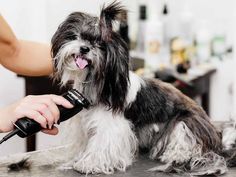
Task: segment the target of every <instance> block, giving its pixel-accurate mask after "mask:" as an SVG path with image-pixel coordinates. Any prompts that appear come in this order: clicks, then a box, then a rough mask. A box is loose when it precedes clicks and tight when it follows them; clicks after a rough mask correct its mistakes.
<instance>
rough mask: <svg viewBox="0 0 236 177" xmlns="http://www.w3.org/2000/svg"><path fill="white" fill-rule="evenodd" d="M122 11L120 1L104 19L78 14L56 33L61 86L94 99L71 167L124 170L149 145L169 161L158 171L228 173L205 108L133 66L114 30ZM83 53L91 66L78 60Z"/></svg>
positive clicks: (84, 115)
mask: <svg viewBox="0 0 236 177" xmlns="http://www.w3.org/2000/svg"><path fill="white" fill-rule="evenodd" d="M121 11H123V8H122V7H121V5H120V4H119V3H117V2H114V3H112V4H110V5H108V6H107V7H103V9H102V11H101V15H100V17H94V16H91V15H89V14H85V13H80V12H75V13H72V14H70V15H69V17H68V18H67V19H66V20H65V21H64V22H63V23H62V24H61V25H60V26H59V28H58V30H57V31H56V33H55V34H54V36H53V38H52V57H53V59H54V65H55V73H54V78H56V79H59V80H61V82H62V85H65V84H67V83H68V82H70V81H73V83H74V84H73V87H74V88H75V89H78V90H79V91H80V92H81V93H82V94H83V95H84V96H85V97H86V98H87V99H88V100H89V101H90V103H91V104H92V105H91V107H90V108H89V109H88V110H83V111H82V112H81V113H80V114H79V117H80V119H79V122H74V123H73V126H77V128H76V129H73V132H74V134H75V135H76V136H75V137H74V138H73V139H74V140H76V141H77V146H78V147H77V150H76V151H77V152H76V155H75V156H74V159H73V160H72V161H71V163H69V164H67V166H70V165H71V166H72V167H73V168H74V169H75V170H77V171H79V172H82V173H106V174H109V173H113V172H114V171H115V170H121V171H125V170H126V168H127V167H128V166H130V165H131V164H132V163H133V161H134V160H135V156H136V155H137V154H138V152H139V150H141V151H142V152H143V150H145V151H146V152H148V153H149V157H150V158H151V159H155V160H160V161H161V162H163V163H164V164H165V165H163V166H158V167H155V168H153V169H151V170H154V171H165V172H171V171H177V172H179V171H188V172H190V173H193V174H200V175H202V174H210V173H224V172H225V171H226V163H225V160H224V158H223V157H221V156H220V154H221V152H222V143H221V134H220V133H219V132H217V130H216V128H215V127H214V126H213V125H212V124H211V123H210V121H209V117H208V116H207V114H206V113H205V112H204V110H203V109H202V108H201V107H200V106H198V105H197V104H196V103H195V102H194V101H192V100H191V99H190V98H188V97H186V96H185V95H183V94H182V93H181V92H180V91H178V90H177V89H176V88H174V87H173V86H171V85H170V84H167V83H163V82H162V81H159V80H157V79H144V78H140V77H139V76H137V75H136V74H134V73H133V72H131V71H129V51H128V47H127V45H126V43H125V42H124V41H123V40H122V38H121V37H120V36H119V34H117V33H116V32H115V31H113V29H112V24H113V22H114V20H115V19H116V17H117V15H118V14H119V13H120V12H121ZM81 47H86V49H87V50H86V52H84V51H83V52H82V53H81ZM78 58H79V60H80V61H79V62H81V61H82V60H83V62H85V63H87V64H86V67H84V66H83V67H81V66H77V65H78V63H77V60H78ZM76 63H77V64H76ZM68 129H69V131H71V129H70V128H68ZM75 131H76V133H75ZM69 133H70V132H68V134H67V135H68V137H71V136H70V135H69ZM233 143H234V142H233ZM233 143H231V144H233ZM226 144H227V143H226Z"/></svg>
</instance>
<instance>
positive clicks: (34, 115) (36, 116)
mask: <svg viewBox="0 0 236 177" xmlns="http://www.w3.org/2000/svg"><path fill="white" fill-rule="evenodd" d="M22 114H23V115H24V116H25V117H28V118H30V119H33V120H35V121H36V122H38V123H39V124H40V125H41V127H43V128H47V120H46V118H45V117H44V116H42V115H41V114H40V113H39V112H38V111H36V110H33V109H24V110H22Z"/></svg>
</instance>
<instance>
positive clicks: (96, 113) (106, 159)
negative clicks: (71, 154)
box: [73, 106, 137, 174]
mask: <svg viewBox="0 0 236 177" xmlns="http://www.w3.org/2000/svg"><path fill="white" fill-rule="evenodd" d="M131 128H132V125H131V123H130V122H129V121H128V120H126V119H125V118H124V116H123V115H115V114H113V113H112V112H111V111H110V110H107V109H106V108H104V107H100V106H98V107H95V108H92V109H91V110H89V111H86V112H85V111H84V112H83V115H82V116H81V119H80V122H79V126H78V129H79V131H80V133H81V134H80V135H78V138H77V141H78V142H80V143H79V147H78V153H77V155H76V157H75V159H74V165H73V168H74V169H75V170H77V171H80V172H83V173H86V174H88V173H105V174H110V173H113V172H114V170H116V169H117V170H120V171H125V169H126V168H127V167H128V166H129V165H131V164H132V162H133V160H134V157H135V152H136V148H137V138H136V136H135V134H134V132H133V131H132V129H131ZM78 129H77V130H78Z"/></svg>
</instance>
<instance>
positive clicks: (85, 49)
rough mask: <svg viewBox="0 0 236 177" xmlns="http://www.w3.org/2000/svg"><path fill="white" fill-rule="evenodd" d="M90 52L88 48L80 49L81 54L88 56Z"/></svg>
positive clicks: (82, 47)
mask: <svg viewBox="0 0 236 177" xmlns="http://www.w3.org/2000/svg"><path fill="white" fill-rule="evenodd" d="M89 51H90V49H89V48H88V47H87V46H81V47H80V53H81V54H87V53H88V52H89Z"/></svg>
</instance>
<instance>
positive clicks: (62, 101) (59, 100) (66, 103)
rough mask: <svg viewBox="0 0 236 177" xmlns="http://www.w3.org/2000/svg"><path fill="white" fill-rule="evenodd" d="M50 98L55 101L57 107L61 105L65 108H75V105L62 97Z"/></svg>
mask: <svg viewBox="0 0 236 177" xmlns="http://www.w3.org/2000/svg"><path fill="white" fill-rule="evenodd" d="M46 96H47V95H46ZM48 97H49V98H51V99H52V100H53V102H54V103H56V104H57V105H61V106H63V107H65V108H72V107H73V105H72V104H71V103H70V102H69V101H68V100H66V99H65V98H63V97H62V96H58V95H48Z"/></svg>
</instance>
